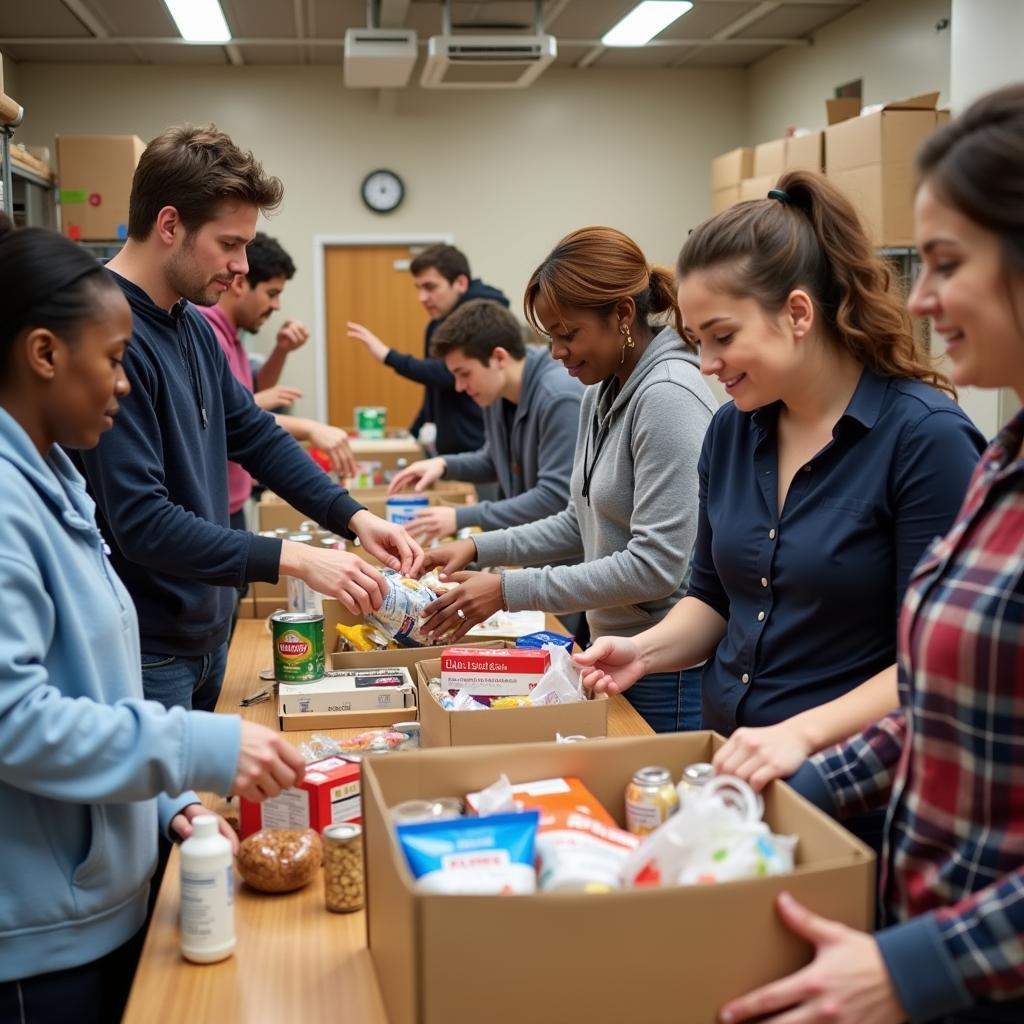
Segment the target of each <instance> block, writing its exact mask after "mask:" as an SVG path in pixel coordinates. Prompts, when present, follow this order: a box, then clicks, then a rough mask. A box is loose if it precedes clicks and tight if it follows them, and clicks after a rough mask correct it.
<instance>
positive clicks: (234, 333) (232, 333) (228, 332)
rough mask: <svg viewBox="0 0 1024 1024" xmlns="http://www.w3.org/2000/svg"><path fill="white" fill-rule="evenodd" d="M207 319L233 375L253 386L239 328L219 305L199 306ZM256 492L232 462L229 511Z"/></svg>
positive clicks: (237, 508) (234, 511)
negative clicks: (253, 491)
mask: <svg viewBox="0 0 1024 1024" xmlns="http://www.w3.org/2000/svg"><path fill="white" fill-rule="evenodd" d="M196 309H197V310H198V311H199V312H200V313H201V314H202V315H203V318H204V319H205V320H206V322H207V323H208V324H209V325H210V326H211V327H212V328H213V333H214V335H215V336H216V338H217V344H219V345H220V347H221V349H222V351H223V352H224V355H225V356H226V357H227V361H228V366H230V367H231V373H232V376H233V377H234V378H235V380H237V381H238V383H239V384H241V385H242V387H244V388H245V389H246V390H248V391H252V390H253V379H252V364H251V363H250V362H249V353H248V352H246V350H245V346H244V345H243V344H242V339H241V338H240V337H239V336H238V329H237V328H236V327H235V325H234V324H233V323H232V322H231V321H230V320H229V319H228V318H227V317H226V316H225V315H224V312H223V311H222V310H221V308H220V307H219V306H196ZM250 494H252V477H251V476H250V475H249V474H248V473H247V472H246V471H245V470H244V469H243V468H242V467H241V466H240V465H239V464H238V463H237V462H229V463H228V512H229V513H231V515H234V514H235V513H236V512H237V511H238V510H239V509H240V508H241V507H242V506H243V505H244V504H245V503H246V501H248V500H249V495H250Z"/></svg>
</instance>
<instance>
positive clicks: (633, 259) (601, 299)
mask: <svg viewBox="0 0 1024 1024" xmlns="http://www.w3.org/2000/svg"><path fill="white" fill-rule="evenodd" d="M624 298H631V299H632V300H633V303H634V304H635V306H636V318H637V320H638V321H640V322H642V323H648V322H651V321H652V320H655V319H660V320H666V321H671V323H672V326H673V327H675V329H676V333H677V334H679V336H680V337H683V318H682V316H681V314H680V312H679V306H678V304H677V303H676V292H675V282H674V281H673V279H672V275H671V273H669V271H668V270H666V269H665V268H664V267H652V266H649V265H648V263H647V259H646V257H645V256H644V254H643V252H641V250H640V247H639V246H638V245H637V244H636V242H634V241H633V239H632V238H630V237H629V236H628V235H625V234H623V233H622V232H621V231H617V230H616V229H615V228H606V227H589V228H580V229H579V230H578V231H573V232H572V234H569V235H566V236H565V238H563V239H562V240H561V241H560V242H559V243H558V245H556V246H555V247H554V249H552V250H551V252H550V253H549V254H548V255H547V257H546V258H545V259H544V261H543V262H542V263H541V265H540V266H539V267H537V269H536V270H535V271H534V272H533V274H532V275H531V276H530V280H529V282H528V283H527V285H526V295H525V296H524V298H523V312H524V314H525V315H526V320H527V323H529V324H530V326H531V327H533V328H534V329H535V330H537V331H539V332H540V333H541V334H545V333H546V332H545V330H544V325H543V324H541V322H540V321H539V320H538V319H537V301H538V300H539V299H543V301H544V302H545V303H546V304H547V305H548V306H549V307H550V308H551V309H556V310H561V309H565V308H572V309H587V310H591V311H593V312H595V313H597V314H598V316H600V317H602V318H604V319H607V318H608V317H610V316H611V315H612V313H613V312H614V311H615V307H616V305H618V303H619V302H621V301H622V300H623V299H624ZM683 344H684V345H686V346H687V347H688V348H690V349H693V348H694V347H695V346H694V345H693V343H692V342H689V341H686V340H685V339H684V342H683Z"/></svg>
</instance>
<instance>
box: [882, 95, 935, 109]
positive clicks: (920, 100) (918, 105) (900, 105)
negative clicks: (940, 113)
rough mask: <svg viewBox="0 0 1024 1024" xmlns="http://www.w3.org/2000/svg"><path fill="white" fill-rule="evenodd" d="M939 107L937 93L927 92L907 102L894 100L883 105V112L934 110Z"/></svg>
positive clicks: (912, 97)
mask: <svg viewBox="0 0 1024 1024" xmlns="http://www.w3.org/2000/svg"><path fill="white" fill-rule="evenodd" d="M938 105H939V94H938V93H937V92H925V93H922V94H921V95H920V96H911V97H910V98H909V99H906V100H893V101H892V102H891V103H886V104H884V105H883V107H882V110H934V109H935V108H936V107H937V106H938Z"/></svg>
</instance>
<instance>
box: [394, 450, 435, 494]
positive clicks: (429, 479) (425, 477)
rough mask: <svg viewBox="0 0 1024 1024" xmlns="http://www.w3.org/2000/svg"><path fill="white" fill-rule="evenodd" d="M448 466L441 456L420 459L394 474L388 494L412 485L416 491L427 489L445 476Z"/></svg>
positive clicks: (405, 489)
mask: <svg viewBox="0 0 1024 1024" xmlns="http://www.w3.org/2000/svg"><path fill="white" fill-rule="evenodd" d="M446 468H447V464H446V463H445V461H444V459H443V458H441V457H440V456H438V457H437V458H436V459H420V461H419V462H414V463H413V464H412V465H411V466H406V467H405V469H403V470H400V471H399V472H397V473H396V474H395V475H394V477H393V478H392V480H391V483H390V484H388V494H398V493H399V492H401V491H407V490H408V489H409V488H410V487H412V488H413V490H414V491H425V490H426V489H427V488H428V487H429V486H430V485H431V484H434V483H437V481H438V480H440V479H441V477H443V476H444V471H445V469H446ZM413 485H415V486H413Z"/></svg>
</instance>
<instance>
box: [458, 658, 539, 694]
mask: <svg viewBox="0 0 1024 1024" xmlns="http://www.w3.org/2000/svg"><path fill="white" fill-rule="evenodd" d="M550 667H551V652H550V651H545V650H542V649H540V648H535V649H527V648H522V647H510V648H507V649H504V650H497V651H489V650H486V649H485V650H480V649H479V648H474V647H457V646H455V647H448V648H446V649H445V650H444V651H442V652H441V686H442V688H444V689H446V690H468V691H469V692H470V693H471V694H476V695H480V694H485V695H487V696H492V697H505V696H512V697H523V696H526V694H528V693H529V692H530V691H531V690H532V689H533V688H534V687H535V686H536V685H537V684H538V683H539V682H540V680H541V677H542V676H543V675H544V673H545V672H546V671H547V670H548V669H549V668H550Z"/></svg>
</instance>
